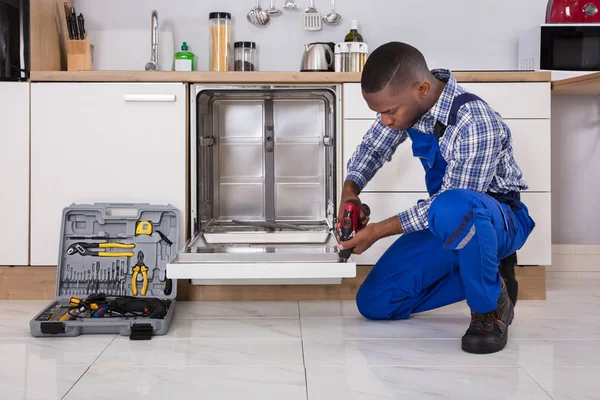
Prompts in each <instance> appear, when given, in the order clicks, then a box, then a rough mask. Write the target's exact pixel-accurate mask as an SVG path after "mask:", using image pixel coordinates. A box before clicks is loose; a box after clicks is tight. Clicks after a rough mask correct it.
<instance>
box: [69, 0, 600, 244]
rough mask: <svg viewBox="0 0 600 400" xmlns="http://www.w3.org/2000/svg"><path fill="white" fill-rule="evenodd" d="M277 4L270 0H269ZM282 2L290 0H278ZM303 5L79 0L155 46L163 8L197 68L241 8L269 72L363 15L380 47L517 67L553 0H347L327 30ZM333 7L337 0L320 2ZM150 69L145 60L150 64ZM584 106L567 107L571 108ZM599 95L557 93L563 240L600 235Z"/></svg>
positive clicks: (241, 26) (95, 19) (556, 184)
mask: <svg viewBox="0 0 600 400" xmlns="http://www.w3.org/2000/svg"><path fill="white" fill-rule="evenodd" d="M260 1H261V6H262V7H263V8H267V7H268V5H269V1H268V0H260ZM275 2H276V6H278V7H282V6H283V3H284V0H275ZM297 3H298V4H299V6H300V10H297V11H295V12H287V11H286V12H285V13H284V15H282V16H279V17H275V18H274V20H273V21H272V23H271V24H270V25H269V26H267V27H265V28H257V27H254V26H252V25H251V24H250V23H249V22H247V20H246V13H247V12H248V10H250V9H251V8H252V7H253V6H254V4H255V2H254V0H244V1H242V0H203V1H198V0H102V1H98V0H74V5H75V7H76V8H77V12H78V13H79V12H83V13H84V14H85V16H86V27H87V29H88V30H99V29H101V30H103V29H147V30H148V41H147V43H144V44H143V45H144V46H145V45H148V56H149V54H150V46H149V45H150V13H151V11H152V9H154V8H156V9H157V10H158V12H159V19H160V24H161V27H162V28H163V29H167V30H170V31H172V32H173V34H174V39H175V43H176V48H178V47H179V45H180V43H181V42H182V41H187V42H188V44H189V45H190V50H191V51H193V52H194V53H196V55H197V56H198V59H197V65H198V67H197V69H198V70H206V69H207V63H208V60H207V55H208V13H209V12H211V11H228V12H231V13H232V14H233V32H234V40H251V41H255V42H257V43H258V46H259V49H260V50H259V51H260V54H259V68H260V69H261V70H263V71H273V70H278V71H297V70H298V69H299V64H300V59H301V55H302V51H303V44H304V43H310V42H315V41H333V42H339V41H342V40H343V37H344V36H345V34H346V33H347V31H348V30H349V28H350V20H351V19H357V20H358V21H359V30H360V32H361V33H362V34H363V36H364V37H365V40H366V41H367V42H368V43H369V46H370V48H371V49H374V48H376V47H377V46H379V45H381V44H383V43H385V42H387V41H392V40H398V41H405V42H408V43H410V44H412V45H414V46H416V47H418V48H419V49H420V50H421V51H422V52H423V53H424V54H425V56H426V57H427V60H428V63H429V66H430V67H431V68H435V67H445V68H450V69H452V70H514V69H516V68H517V37H518V34H519V32H520V31H521V30H523V29H527V28H529V27H532V26H535V25H539V24H541V23H543V22H544V13H545V7H546V4H547V0H527V1H523V0H505V1H494V2H492V1H481V0H453V1H444V0H403V1H398V0H370V1H368V0H338V1H337V2H336V8H337V11H338V12H339V13H340V14H342V16H343V18H344V19H343V20H342V22H341V23H340V25H338V26H336V27H333V28H332V27H329V26H324V28H323V30H322V31H320V32H306V31H303V30H302V25H301V16H302V11H301V10H304V9H305V8H306V7H307V6H308V5H309V3H310V2H309V0H297ZM315 5H316V7H317V8H319V9H320V10H321V11H322V12H327V11H328V8H329V5H330V2H329V0H315ZM140 68H143V66H140ZM569 106H570V107H573V108H574V111H567V110H566V108H567V107H569ZM599 107H600V106H599V104H598V100H597V99H595V98H591V97H587V98H557V97H554V98H553V106H552V111H553V115H552V118H553V125H552V139H553V152H552V157H553V166H552V173H553V181H552V186H553V188H552V190H553V197H552V201H553V207H552V208H553V222H554V225H553V242H554V243H561V244H585V243H600V217H599V216H600V212H598V211H597V206H596V204H598V203H599V201H598V200H596V199H597V198H598V196H600V186H599V185H600V179H599V175H600V172H599V171H600V157H599V156H600V154H599V153H600V149H599V146H600V144H599V142H600V125H599V123H600V109H599Z"/></svg>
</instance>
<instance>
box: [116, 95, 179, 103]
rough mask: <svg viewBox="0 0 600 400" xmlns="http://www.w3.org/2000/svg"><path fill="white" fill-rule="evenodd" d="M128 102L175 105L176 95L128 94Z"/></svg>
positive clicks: (126, 99) (126, 98)
mask: <svg viewBox="0 0 600 400" xmlns="http://www.w3.org/2000/svg"><path fill="white" fill-rule="evenodd" d="M124 98H125V101H126V102H130V103H173V102H175V95H174V94H126V95H125V96H124Z"/></svg>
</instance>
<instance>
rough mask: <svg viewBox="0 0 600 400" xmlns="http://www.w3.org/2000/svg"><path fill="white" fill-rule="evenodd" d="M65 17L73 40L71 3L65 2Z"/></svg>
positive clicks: (70, 37)
mask: <svg viewBox="0 0 600 400" xmlns="http://www.w3.org/2000/svg"><path fill="white" fill-rule="evenodd" d="M65 18H66V19H67V32H68V33H69V39H70V40H73V26H72V25H71V14H70V13H69V5H68V4H67V3H66V2H65Z"/></svg>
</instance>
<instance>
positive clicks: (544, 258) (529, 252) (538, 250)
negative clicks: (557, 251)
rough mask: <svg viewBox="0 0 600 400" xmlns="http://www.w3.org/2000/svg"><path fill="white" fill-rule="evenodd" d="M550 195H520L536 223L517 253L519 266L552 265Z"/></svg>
mask: <svg viewBox="0 0 600 400" xmlns="http://www.w3.org/2000/svg"><path fill="white" fill-rule="evenodd" d="M551 197H552V195H551V194H550V193H522V194H521V200H522V201H523V203H525V205H526V206H527V208H528V209H529V215H531V218H533V220H534V221H535V223H536V226H535V228H534V229H533V232H531V235H530V236H529V238H528V239H527V241H526V242H525V245H524V246H523V247H522V248H521V250H519V251H518V252H517V259H518V263H519V265H544V266H546V265H552V223H551V221H552V202H551Z"/></svg>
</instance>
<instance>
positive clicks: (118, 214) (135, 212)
mask: <svg viewBox="0 0 600 400" xmlns="http://www.w3.org/2000/svg"><path fill="white" fill-rule="evenodd" d="M105 214H106V217H107V218H123V217H130V218H133V217H137V216H139V215H140V210H139V209H138V207H137V206H136V205H135V204H130V203H110V204H108V205H107V206H106V208H105Z"/></svg>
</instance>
